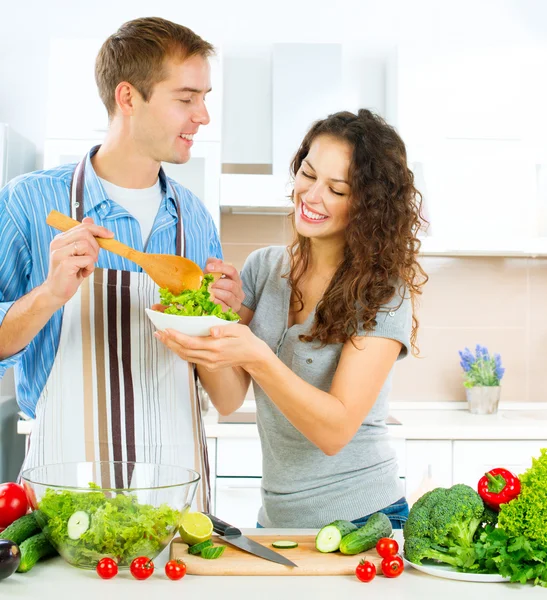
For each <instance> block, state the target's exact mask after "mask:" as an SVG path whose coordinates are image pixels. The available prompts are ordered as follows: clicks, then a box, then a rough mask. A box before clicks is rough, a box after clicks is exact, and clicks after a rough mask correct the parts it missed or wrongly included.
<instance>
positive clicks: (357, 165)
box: [286, 109, 428, 355]
mask: <svg viewBox="0 0 547 600" xmlns="http://www.w3.org/2000/svg"><path fill="white" fill-rule="evenodd" d="M323 135H325V136H329V137H333V138H335V139H338V140H342V141H345V142H347V143H349V144H350V146H351V148H352V149H353V150H352V157H351V163H350V169H349V184H350V196H349V202H350V207H349V223H348V226H347V228H346V245H345V248H344V257H343V260H342V262H341V263H340V265H339V267H338V269H337V270H336V272H335V274H334V276H333V278H332V280H331V282H330V283H329V286H328V287H327V289H326V291H325V293H324V295H323V297H322V299H321V300H320V302H319V303H318V305H317V308H316V314H315V320H314V323H313V325H312V329H311V331H310V333H309V335H301V336H300V339H301V340H302V341H306V342H311V341H314V340H317V341H319V342H320V343H321V344H323V345H324V344H329V343H344V342H346V341H347V340H349V339H350V338H352V337H354V336H356V335H358V332H359V331H362V330H364V331H371V330H372V329H374V327H375V326H376V315H377V313H378V312H379V310H380V307H381V306H382V305H384V304H386V303H388V302H389V301H390V300H391V299H392V298H393V297H394V295H395V293H396V291H399V293H400V294H401V297H402V296H403V294H405V295H406V297H408V296H409V295H410V298H411V301H412V333H411V344H412V353H413V354H414V355H417V354H418V353H419V350H418V347H417V345H416V335H417V330H418V320H417V318H416V314H415V312H416V311H415V308H416V297H417V295H419V294H421V293H422V291H421V287H422V286H423V285H424V284H425V283H426V282H427V279H428V278H427V275H426V274H425V272H424V270H423V269H422V267H421V266H420V264H419V263H418V251H419V249H420V241H419V240H418V237H417V234H418V231H419V230H420V229H421V228H422V226H423V224H424V223H426V221H425V219H424V218H423V216H422V214H421V205H422V196H421V194H420V192H419V191H418V190H417V189H416V188H415V187H414V175H413V173H412V171H411V170H410V169H409V168H408V166H407V157H406V149H405V145H404V143H403V141H402V140H401V138H400V137H399V135H398V134H397V132H396V131H395V129H394V128H393V127H391V126H390V125H388V124H387V123H386V122H385V121H384V119H382V118H381V117H379V116H378V115H376V114H374V113H372V112H371V111H369V110H365V109H361V110H359V112H358V114H357V115H355V114H353V113H351V112H339V113H335V114H332V115H329V116H328V117H327V118H326V119H323V120H320V121H317V122H316V123H315V124H314V125H313V126H312V128H311V129H310V131H309V132H308V133H307V134H306V137H305V138H304V140H303V141H302V144H301V145H300V148H299V149H298V151H297V153H296V155H295V157H294V159H293V161H292V163H291V172H292V176H293V177H296V174H297V172H298V170H299V169H300V166H301V164H302V161H303V160H304V158H306V156H307V155H308V153H309V150H310V146H311V145H312V143H313V141H314V140H315V139H316V138H317V137H318V136H323ZM293 196H294V192H293ZM292 223H293V229H294V218H293V219H292ZM289 255H290V272H289V273H288V274H287V275H286V276H287V277H288V279H289V282H290V286H291V289H292V291H293V294H294V299H295V305H296V308H297V311H301V310H303V308H304V303H303V299H302V292H301V291H300V290H299V287H298V286H299V282H300V280H301V279H302V277H303V275H304V274H305V273H306V270H307V268H308V265H309V261H310V240H309V238H306V237H303V236H301V235H300V234H298V233H297V232H296V229H294V238H293V241H292V243H291V244H290V246H289ZM401 302H402V301H401Z"/></svg>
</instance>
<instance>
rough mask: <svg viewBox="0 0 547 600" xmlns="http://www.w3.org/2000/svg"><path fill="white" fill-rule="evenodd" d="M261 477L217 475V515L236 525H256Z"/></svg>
mask: <svg viewBox="0 0 547 600" xmlns="http://www.w3.org/2000/svg"><path fill="white" fill-rule="evenodd" d="M261 482H262V478H261V477H217V481H216V500H215V510H216V512H215V515H216V516H217V517H219V518H220V519H222V520H223V521H226V522H227V523H230V524H232V525H234V526H235V527H256V519H257V515H258V510H259V509H260V506H261V504H262V497H261V492H260V485H261Z"/></svg>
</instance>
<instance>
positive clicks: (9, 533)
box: [0, 512, 40, 546]
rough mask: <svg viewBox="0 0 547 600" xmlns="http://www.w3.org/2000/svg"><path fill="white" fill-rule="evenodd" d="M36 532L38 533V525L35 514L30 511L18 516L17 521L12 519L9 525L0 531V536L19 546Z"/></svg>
mask: <svg viewBox="0 0 547 600" xmlns="http://www.w3.org/2000/svg"><path fill="white" fill-rule="evenodd" d="M37 533H40V526H39V525H38V523H37V522H36V516H35V515H34V513H33V512H32V513H30V514H28V515H24V516H23V517H20V518H19V519H17V521H14V522H13V523H12V524H11V525H9V526H8V527H6V528H5V529H4V531H2V533H0V537H1V538H2V539H3V540H10V542H13V543H14V544H17V545H18V546H19V545H20V544H21V543H22V542H24V541H25V540H26V539H28V538H29V537H32V536H33V535H35V534H37Z"/></svg>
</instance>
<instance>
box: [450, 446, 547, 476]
mask: <svg viewBox="0 0 547 600" xmlns="http://www.w3.org/2000/svg"><path fill="white" fill-rule="evenodd" d="M545 447H547V443H546V441H545V440H537V441H536V440H519V441H514V440H508V441H505V440H500V441H457V440H456V441H454V442H453V452H454V454H453V466H454V471H453V482H454V483H467V485H470V486H472V487H473V488H475V487H476V486H477V482H478V481H479V479H480V478H481V477H482V476H483V475H484V474H485V473H486V472H487V471H489V470H490V469H493V468H494V467H505V468H507V469H509V471H512V472H513V473H514V474H515V475H519V474H521V473H522V472H523V471H525V470H526V469H528V468H529V467H531V466H532V458H533V457H536V456H539V454H540V450H541V448H545Z"/></svg>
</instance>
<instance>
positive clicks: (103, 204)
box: [101, 202, 106, 210]
mask: <svg viewBox="0 0 547 600" xmlns="http://www.w3.org/2000/svg"><path fill="white" fill-rule="evenodd" d="M101 208H102V209H103V210H106V202H103V203H102V204H101Z"/></svg>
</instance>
